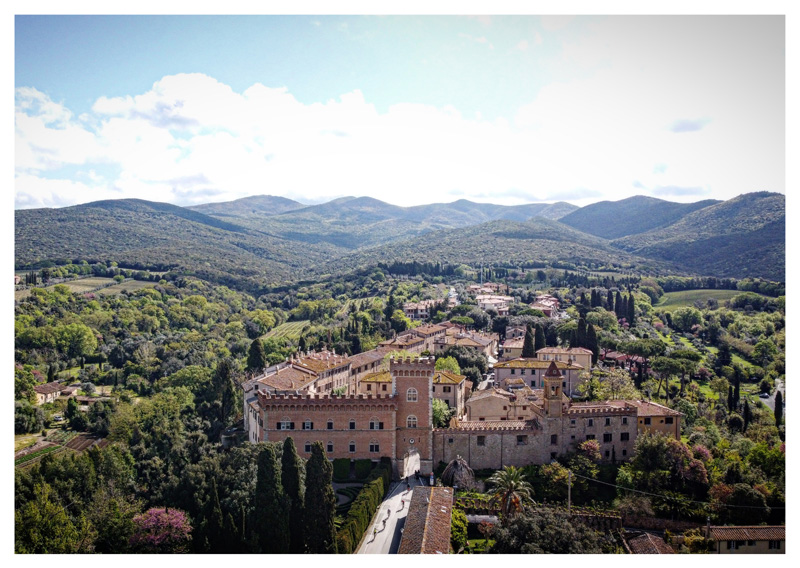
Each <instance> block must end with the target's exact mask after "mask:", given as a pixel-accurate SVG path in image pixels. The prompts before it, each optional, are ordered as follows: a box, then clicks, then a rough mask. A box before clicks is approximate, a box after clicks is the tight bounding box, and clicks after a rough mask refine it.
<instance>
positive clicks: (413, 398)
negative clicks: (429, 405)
mask: <svg viewBox="0 0 800 568" xmlns="http://www.w3.org/2000/svg"><path fill="white" fill-rule="evenodd" d="M406 401H408V402H417V389H414V388H411V389H408V390H407V391H406Z"/></svg>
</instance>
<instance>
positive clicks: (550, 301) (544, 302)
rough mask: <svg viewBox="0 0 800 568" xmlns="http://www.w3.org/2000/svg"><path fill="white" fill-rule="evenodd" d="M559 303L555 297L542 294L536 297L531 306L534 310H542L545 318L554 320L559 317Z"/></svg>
mask: <svg viewBox="0 0 800 568" xmlns="http://www.w3.org/2000/svg"><path fill="white" fill-rule="evenodd" d="M559 305H560V304H559V301H558V298H556V297H555V296H551V295H550V294H542V295H539V296H536V300H535V301H534V302H533V303H532V304H531V305H530V306H531V308H532V309H534V310H540V311H541V312H542V313H543V314H544V315H545V316H547V317H549V318H554V317H556V316H557V315H558V309H559Z"/></svg>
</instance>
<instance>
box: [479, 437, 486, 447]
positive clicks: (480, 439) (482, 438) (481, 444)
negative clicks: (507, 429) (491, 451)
mask: <svg viewBox="0 0 800 568" xmlns="http://www.w3.org/2000/svg"><path fill="white" fill-rule="evenodd" d="M478 445H479V446H485V445H486V436H478Z"/></svg>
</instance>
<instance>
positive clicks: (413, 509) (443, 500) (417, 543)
mask: <svg viewBox="0 0 800 568" xmlns="http://www.w3.org/2000/svg"><path fill="white" fill-rule="evenodd" d="M452 509H453V489H452V488H450V487H415V488H414V492H413V493H412V495H411V503H410V504H409V506H408V516H407V517H406V524H405V527H404V528H403V537H402V539H401V540H400V548H399V549H398V550H397V553H398V554H448V553H449V552H450V523H451V514H452Z"/></svg>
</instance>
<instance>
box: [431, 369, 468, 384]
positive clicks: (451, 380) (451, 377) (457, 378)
mask: <svg viewBox="0 0 800 568" xmlns="http://www.w3.org/2000/svg"><path fill="white" fill-rule="evenodd" d="M466 378H467V377H465V376H464V375H457V374H456V373H451V372H450V371H436V372H435V373H433V383H434V384H437V385H439V384H448V385H460V384H461V383H463V382H464V380H465V379H466Z"/></svg>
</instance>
